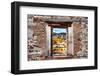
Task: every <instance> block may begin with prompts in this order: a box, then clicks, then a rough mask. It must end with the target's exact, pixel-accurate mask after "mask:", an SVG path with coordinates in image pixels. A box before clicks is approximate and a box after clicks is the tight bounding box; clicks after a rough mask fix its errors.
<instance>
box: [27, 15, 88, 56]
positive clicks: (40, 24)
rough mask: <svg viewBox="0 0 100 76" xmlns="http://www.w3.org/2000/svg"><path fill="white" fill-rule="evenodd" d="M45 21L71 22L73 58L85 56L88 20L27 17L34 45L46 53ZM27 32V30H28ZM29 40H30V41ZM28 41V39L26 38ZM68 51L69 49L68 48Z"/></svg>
mask: <svg viewBox="0 0 100 76" xmlns="http://www.w3.org/2000/svg"><path fill="white" fill-rule="evenodd" d="M45 21H57V22H59V21H60V22H61V21H62V22H63V21H66V22H72V25H73V39H72V40H73V41H71V42H73V43H71V44H74V46H73V51H74V55H75V56H85V57H86V56H87V50H88V48H87V47H88V27H87V25H88V19H87V17H80V16H42V15H28V29H30V30H31V31H32V34H29V35H32V36H28V37H32V38H33V37H36V39H35V40H34V41H35V43H34V45H36V46H38V47H39V48H42V51H43V52H44V56H45V51H46V29H45V28H46V25H47V23H46V22H45ZM28 32H29V30H28ZM32 38H31V39H32ZM28 39H30V38H28ZM69 44H70V43H69ZM69 49H70V48H69Z"/></svg>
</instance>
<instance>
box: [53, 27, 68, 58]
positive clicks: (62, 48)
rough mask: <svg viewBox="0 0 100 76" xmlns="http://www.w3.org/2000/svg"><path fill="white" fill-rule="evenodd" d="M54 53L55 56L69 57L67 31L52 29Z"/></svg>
mask: <svg viewBox="0 0 100 76" xmlns="http://www.w3.org/2000/svg"><path fill="white" fill-rule="evenodd" d="M52 51H53V56H62V57H63V56H66V55H67V29H65V28H53V29H52Z"/></svg>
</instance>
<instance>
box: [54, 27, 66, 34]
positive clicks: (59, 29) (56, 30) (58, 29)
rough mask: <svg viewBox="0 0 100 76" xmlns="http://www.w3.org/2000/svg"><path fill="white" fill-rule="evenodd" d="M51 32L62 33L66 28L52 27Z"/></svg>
mask: <svg viewBox="0 0 100 76" xmlns="http://www.w3.org/2000/svg"><path fill="white" fill-rule="evenodd" d="M53 32H55V33H62V32H66V29H63V28H53Z"/></svg>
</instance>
